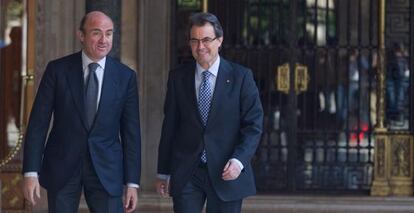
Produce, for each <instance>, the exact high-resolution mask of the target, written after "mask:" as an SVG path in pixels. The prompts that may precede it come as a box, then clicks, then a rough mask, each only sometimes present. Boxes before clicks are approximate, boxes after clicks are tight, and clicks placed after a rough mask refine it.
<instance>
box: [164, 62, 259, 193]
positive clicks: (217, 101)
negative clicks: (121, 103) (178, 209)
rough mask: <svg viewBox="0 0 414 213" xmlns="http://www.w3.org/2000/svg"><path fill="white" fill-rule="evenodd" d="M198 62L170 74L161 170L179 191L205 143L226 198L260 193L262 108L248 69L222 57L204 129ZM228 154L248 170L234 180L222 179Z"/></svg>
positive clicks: (214, 177)
mask: <svg viewBox="0 0 414 213" xmlns="http://www.w3.org/2000/svg"><path fill="white" fill-rule="evenodd" d="M195 70H196V66H195V63H191V64H187V65H184V66H181V67H179V68H177V69H174V70H172V71H171V72H170V74H169V79H168V90H167V96H166V100H165V106H164V107H165V108H164V114H165V115H164V116H165V117H164V123H163V127H162V134H161V141H160V145H159V154H158V173H159V174H170V175H171V179H170V194H171V195H172V196H176V195H177V194H179V193H180V191H181V189H182V188H183V187H184V185H185V184H186V183H187V182H188V181H189V179H190V177H191V175H192V174H193V171H194V170H195V168H196V167H197V166H198V164H199V163H200V153H201V151H202V149H203V147H205V149H206V152H207V159H208V160H207V165H208V166H207V167H208V173H209V176H210V179H211V181H212V184H213V186H214V189H215V190H216V192H217V194H218V196H219V197H220V198H221V199H222V200H223V201H230V200H238V199H241V198H244V197H246V196H249V195H252V194H254V193H255V192H256V187H255V183H254V177H253V172H252V168H251V165H250V160H251V158H252V156H253V155H254V153H255V151H256V148H257V145H258V143H259V140H260V136H261V133H262V122H263V109H262V105H261V102H260V98H259V93H258V90H257V87H256V84H255V82H254V80H253V76H252V73H251V71H250V70H249V69H247V68H245V67H242V66H240V65H237V64H234V63H231V62H229V61H226V60H224V59H223V58H221V61H220V66H219V71H218V76H217V79H216V86H215V90H214V95H213V100H212V105H211V111H210V113H209V119H208V123H207V126H206V127H205V128H204V127H203V124H202V121H201V117H200V114H199V111H198V108H197V100H196V99H197V98H196V93H195V81H194V76H195ZM230 158H237V159H238V160H240V161H241V163H242V164H243V165H244V169H243V171H242V172H241V174H240V176H239V177H238V178H237V179H236V180H232V181H224V180H223V179H222V172H223V168H224V166H225V164H226V163H227V161H228V160H229V159H230Z"/></svg>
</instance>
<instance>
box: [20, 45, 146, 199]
mask: <svg viewBox="0 0 414 213" xmlns="http://www.w3.org/2000/svg"><path fill="white" fill-rule="evenodd" d="M83 82H84V79H83V71H82V56H81V52H78V53H75V54H72V55H69V56H66V57H63V58H60V59H57V60H55V61H52V62H50V63H49V64H48V65H47V68H46V71H45V73H44V75H43V78H42V80H41V83H40V86H39V89H38V91H37V95H36V99H35V102H34V105H33V108H32V112H31V115H30V120H29V125H28V128H27V133H26V138H25V145H24V146H25V147H24V162H23V172H31V171H36V172H38V173H39V178H40V184H41V185H42V186H43V187H45V188H46V189H47V190H48V191H49V190H50V191H52V192H56V191H57V190H59V189H60V188H62V187H63V186H64V185H65V183H66V182H67V181H68V179H69V178H70V177H72V176H73V175H74V172H75V171H76V170H77V169H79V168H80V165H81V161H82V160H83V157H84V156H85V153H87V152H86V151H87V146H88V148H89V152H90V155H91V159H92V163H93V165H94V168H95V170H96V173H97V175H98V177H99V180H100V181H101V183H102V185H103V186H104V188H105V189H106V190H107V192H108V193H109V194H111V195H113V196H119V195H122V191H123V184H125V183H137V184H139V179H140V169H141V165H140V164H141V159H140V156H141V155H140V153H141V152H140V149H141V147H140V146H141V145H140V126H139V109H138V91H137V80H136V74H135V72H134V71H133V70H131V69H130V68H128V67H127V66H125V65H123V64H121V63H119V62H117V61H116V60H114V59H112V58H111V57H109V56H108V57H107V58H106V64H105V71H104V78H103V84H102V92H101V98H100V102H99V107H98V111H97V114H96V117H95V122H94V124H93V126H92V127H91V129H88V128H87V124H86V118H85V110H84V95H83V94H84V92H83V91H84V88H83V85H84V83H83ZM52 115H53V123H52V128H51V131H50V133H49V136H48V139H47V143H46V145H45V141H46V137H47V133H48V129H49V123H50V120H51V116H52Z"/></svg>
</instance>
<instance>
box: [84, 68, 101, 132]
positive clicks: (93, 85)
mask: <svg viewBox="0 0 414 213" xmlns="http://www.w3.org/2000/svg"><path fill="white" fill-rule="evenodd" d="M98 66H99V64H97V63H90V64H89V65H88V68H89V74H88V77H87V78H86V84H85V112H86V113H85V114H86V121H87V122H88V127H89V128H91V126H92V124H93V121H94V119H95V114H96V109H97V104H98V86H99V83H98V77H96V72H95V71H96V69H97V68H98Z"/></svg>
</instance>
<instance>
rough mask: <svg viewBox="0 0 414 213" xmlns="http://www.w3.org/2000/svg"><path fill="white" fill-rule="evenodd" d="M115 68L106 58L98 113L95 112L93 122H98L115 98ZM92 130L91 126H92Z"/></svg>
mask: <svg viewBox="0 0 414 213" xmlns="http://www.w3.org/2000/svg"><path fill="white" fill-rule="evenodd" d="M116 71H117V69H116V66H115V64H114V62H113V60H112V59H111V58H110V57H106V63H105V70H104V75H103V81H102V90H101V98H100V100H99V105H98V111H97V112H96V116H95V122H94V124H95V123H96V121H97V120H99V118H100V117H101V116H102V114H105V113H104V112H105V110H106V109H107V108H108V107H111V106H112V104H113V103H114V99H115V98H116V97H117V91H118V90H117V83H116V82H117V81H116V79H117V78H118V76H117V75H116ZM92 128H93V125H92Z"/></svg>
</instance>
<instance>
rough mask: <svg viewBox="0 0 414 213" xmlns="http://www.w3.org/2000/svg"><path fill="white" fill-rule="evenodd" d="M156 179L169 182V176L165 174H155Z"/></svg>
mask: <svg viewBox="0 0 414 213" xmlns="http://www.w3.org/2000/svg"><path fill="white" fill-rule="evenodd" d="M157 178H158V179H161V180H169V179H170V175H166V174H157Z"/></svg>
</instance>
